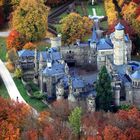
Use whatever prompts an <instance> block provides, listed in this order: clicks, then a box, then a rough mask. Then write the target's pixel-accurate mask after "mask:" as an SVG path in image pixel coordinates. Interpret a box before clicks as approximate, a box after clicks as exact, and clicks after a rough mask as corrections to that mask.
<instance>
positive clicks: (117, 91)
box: [114, 85, 121, 106]
mask: <svg viewBox="0 0 140 140" xmlns="http://www.w3.org/2000/svg"><path fill="white" fill-rule="evenodd" d="M120 90H121V87H120V85H115V97H114V99H115V105H116V106H119V105H120Z"/></svg>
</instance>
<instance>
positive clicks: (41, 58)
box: [39, 53, 43, 70]
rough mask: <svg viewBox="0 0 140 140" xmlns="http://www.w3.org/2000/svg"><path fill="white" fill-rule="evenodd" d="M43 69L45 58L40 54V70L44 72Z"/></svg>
mask: <svg viewBox="0 0 140 140" xmlns="http://www.w3.org/2000/svg"><path fill="white" fill-rule="evenodd" d="M42 68H43V56H42V54H41V53H40V58H39V70H42Z"/></svg>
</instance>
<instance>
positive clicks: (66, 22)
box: [60, 13, 93, 44]
mask: <svg viewBox="0 0 140 140" xmlns="http://www.w3.org/2000/svg"><path fill="white" fill-rule="evenodd" d="M92 26H93V21H92V20H90V19H89V18H87V17H81V16H80V15H79V14H77V13H71V14H69V15H68V16H67V17H65V18H64V19H62V20H61V25H60V32H61V34H62V40H63V41H64V43H66V44H71V43H74V42H75V41H76V40H77V39H81V40H82V39H83V38H84V37H85V36H87V35H88V34H89V33H91V28H92Z"/></svg>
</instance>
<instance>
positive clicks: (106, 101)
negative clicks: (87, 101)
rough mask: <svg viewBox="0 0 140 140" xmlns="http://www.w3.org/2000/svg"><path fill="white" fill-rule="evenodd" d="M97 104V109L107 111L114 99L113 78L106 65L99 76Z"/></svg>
mask: <svg viewBox="0 0 140 140" xmlns="http://www.w3.org/2000/svg"><path fill="white" fill-rule="evenodd" d="M96 92H97V96H96V106H97V109H102V110H105V111H108V110H110V107H111V101H112V99H113V98H112V87H111V79H110V76H109V74H108V72H107V69H106V67H105V66H103V67H102V68H101V70H100V72H99V77H98V80H97V83H96Z"/></svg>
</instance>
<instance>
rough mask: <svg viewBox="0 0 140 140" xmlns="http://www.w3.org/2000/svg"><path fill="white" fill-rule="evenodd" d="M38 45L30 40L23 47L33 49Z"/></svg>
mask: <svg viewBox="0 0 140 140" xmlns="http://www.w3.org/2000/svg"><path fill="white" fill-rule="evenodd" d="M35 48H36V46H35V45H34V44H33V43H32V42H28V43H26V44H25V45H24V46H23V49H28V50H33V49H35Z"/></svg>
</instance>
